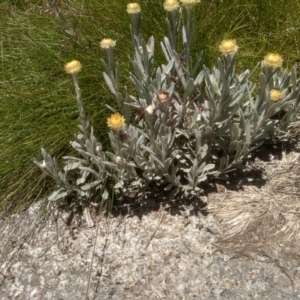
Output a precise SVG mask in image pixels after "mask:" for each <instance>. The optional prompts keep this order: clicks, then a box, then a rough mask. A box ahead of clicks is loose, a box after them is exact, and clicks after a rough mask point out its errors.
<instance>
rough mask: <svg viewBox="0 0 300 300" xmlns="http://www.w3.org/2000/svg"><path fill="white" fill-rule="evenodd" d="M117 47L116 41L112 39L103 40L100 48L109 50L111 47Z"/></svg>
mask: <svg viewBox="0 0 300 300" xmlns="http://www.w3.org/2000/svg"><path fill="white" fill-rule="evenodd" d="M114 46H116V41H113V40H112V39H102V41H101V42H100V47H101V48H102V49H109V48H110V47H114Z"/></svg>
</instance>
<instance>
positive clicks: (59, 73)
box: [0, 0, 300, 211]
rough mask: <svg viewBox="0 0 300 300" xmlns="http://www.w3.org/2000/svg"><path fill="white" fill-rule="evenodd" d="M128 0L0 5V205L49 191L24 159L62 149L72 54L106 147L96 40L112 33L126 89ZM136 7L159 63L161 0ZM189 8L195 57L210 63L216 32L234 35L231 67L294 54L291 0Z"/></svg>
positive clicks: (288, 61) (207, 1) (70, 102)
mask: <svg viewBox="0 0 300 300" xmlns="http://www.w3.org/2000/svg"><path fill="white" fill-rule="evenodd" d="M62 2H63V1H62ZM128 2H129V1H125V0H109V1H108V0H103V1H98V0H89V1H84V0H74V1H72V2H67V4H61V5H60V7H55V6H52V8H51V7H49V6H47V4H49V3H53V1H51V0H48V1H36V3H35V4H32V2H31V1H30V3H29V2H27V1H25V0H6V1H2V3H1V4H0V14H1V18H0V70H1V72H0V104H1V108H0V131H1V135H0V144H1V145H2V151H1V152H0V159H1V162H2V164H1V168H0V211H1V210H4V209H7V208H8V207H11V209H10V211H12V210H13V209H16V210H20V209H23V208H25V207H26V206H27V205H29V204H30V203H31V202H32V201H34V200H35V198H36V197H38V196H42V195H43V194H44V193H49V191H48V190H51V189H53V182H52V181H51V180H49V179H46V178H45V176H44V175H43V174H42V173H41V172H40V171H39V170H38V169H37V168H36V167H35V165H34V164H33V163H32V158H33V157H34V156H35V157H37V158H41V155H40V148H41V147H44V148H45V149H47V152H49V153H51V155H55V156H56V157H58V158H60V157H62V156H63V155H66V154H70V152H71V148H70V146H69V141H70V140H72V138H73V133H74V132H76V131H77V118H78V111H77V106H76V101H75V93H74V88H73V82H72V78H71V77H70V76H68V75H66V74H65V73H64V69H63V66H64V64H65V63H66V62H68V61H70V60H72V59H77V60H79V61H80V62H81V63H82V65H83V70H82V72H81V73H80V75H79V80H80V87H81V89H82V91H83V101H84V105H85V110H86V111H87V112H90V114H91V121H92V124H93V126H94V128H95V132H96V135H97V136H98V137H99V140H101V141H102V142H103V144H104V145H106V147H108V145H107V128H106V118H107V115H108V113H109V112H108V110H107V109H106V108H105V103H110V104H111V102H112V99H113V97H112V95H111V94H110V92H109V90H108V88H107V87H106V85H105V82H104V80H103V78H102V71H103V69H102V66H101V63H100V58H101V57H104V54H103V52H102V50H101V49H100V47H99V41H100V40H101V39H102V38H105V37H110V38H112V39H114V40H117V46H116V47H115V57H116V59H117V60H118V61H119V62H120V64H121V71H122V76H123V77H122V82H123V83H124V85H126V86H127V87H128V89H129V90H130V88H131V87H130V82H129V78H128V77H129V76H128V74H129V72H130V70H131V64H130V61H129V59H128V57H129V56H130V57H132V50H133V46H132V43H131V36H130V31H129V22H130V21H129V16H128V15H127V13H126V4H127V3H128ZM140 4H141V8H142V12H143V25H142V26H143V33H144V37H145V38H148V37H150V36H151V35H154V37H155V39H156V54H157V55H158V56H157V61H158V62H163V59H162V58H163V56H162V52H161V50H160V45H159V43H160V41H161V39H162V38H163V36H164V35H166V33H167V30H166V26H165V17H166V12H165V11H164V10H163V6H162V4H163V1H159V0H142V1H140ZM58 9H59V10H60V11H61V13H60V14H59V15H57V12H58ZM195 14H196V18H195V19H196V23H195V35H194V49H193V50H194V52H195V53H196V52H199V51H200V50H204V51H205V52H204V60H203V63H205V64H206V65H207V66H209V67H211V66H213V65H214V64H215V62H216V59H217V57H218V56H220V53H219V49H218V46H219V44H220V42H221V41H222V40H223V39H224V38H235V39H236V40H237V43H238V45H239V47H240V50H239V53H238V62H237V68H238V71H242V70H244V69H246V68H250V69H251V68H253V67H254V66H255V65H256V64H257V63H258V62H259V61H260V60H262V58H263V57H264V56H265V55H266V54H267V53H268V52H279V53H280V54H281V55H282V56H283V58H284V66H285V67H287V68H291V67H292V66H293V65H294V64H295V63H296V62H298V60H299V57H300V56H299V45H300V34H299V31H300V19H299V18H298V16H299V15H300V3H299V2H298V1H297V0H285V1H284V0H277V1H261V0H244V1H241V0H239V1H237V0H231V1H220V0H215V1H211V0H202V1H201V3H200V4H199V5H198V6H197V8H196V9H195ZM11 204H13V205H12V206H10V205H11Z"/></svg>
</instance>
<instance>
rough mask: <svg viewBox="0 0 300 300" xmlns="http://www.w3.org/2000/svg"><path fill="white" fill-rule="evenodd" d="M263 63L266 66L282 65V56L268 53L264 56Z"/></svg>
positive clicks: (275, 66) (276, 66)
mask: <svg viewBox="0 0 300 300" xmlns="http://www.w3.org/2000/svg"><path fill="white" fill-rule="evenodd" d="M263 65H264V66H265V67H267V68H280V67H281V66H282V57H281V56H280V55H279V54H277V53H269V54H267V55H266V56H265V58H264V60H263Z"/></svg>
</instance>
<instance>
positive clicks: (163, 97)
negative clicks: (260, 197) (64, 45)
mask: <svg viewBox="0 0 300 300" xmlns="http://www.w3.org/2000/svg"><path fill="white" fill-rule="evenodd" d="M176 16H177V12H175V11H172V12H170V20H169V19H167V27H168V32H169V37H164V39H163V41H162V42H161V44H160V45H161V47H162V51H163V54H164V56H165V59H166V63H165V64H162V65H161V66H158V67H155V62H154V51H155V40H154V37H153V36H152V37H150V38H149V39H148V41H147V42H146V40H145V39H144V38H143V36H142V34H141V27H140V26H141V16H140V14H136V15H133V16H132V18H131V22H132V24H131V34H132V41H133V45H134V58H133V59H132V66H133V72H132V73H131V74H130V79H131V82H132V84H133V86H134V88H135V91H136V92H135V94H134V95H128V93H127V89H126V87H125V88H123V87H121V86H120V84H119V81H120V65H119V64H118V63H117V62H115V61H114V55H113V47H109V48H108V49H105V52H106V56H107V63H106V62H105V61H104V60H102V64H103V66H104V72H103V75H104V79H105V82H106V83H107V85H108V87H109V89H110V91H111V92H112V94H113V95H114V96H115V99H116V104H117V106H116V108H112V107H110V106H108V107H109V108H110V109H111V110H112V111H113V112H116V111H118V112H120V113H121V115H122V116H124V117H125V119H126V125H125V126H124V127H122V128H120V129H112V131H111V132H110V133H109V139H110V142H111V146H112V152H104V151H102V148H101V145H100V143H99V142H98V141H97V139H96V137H95V136H94V133H93V129H92V128H91V129H89V128H90V126H89V122H88V120H87V118H86V116H85V114H84V110H83V106H82V102H81V93H80V89H79V87H78V83H77V77H76V76H74V80H75V90H76V94H77V103H78V107H79V110H80V122H81V123H80V125H79V129H80V132H79V133H78V134H77V135H76V141H74V142H71V145H72V147H73V148H74V149H75V150H76V151H77V152H78V153H79V154H80V155H81V158H77V157H65V159H66V161H67V163H66V165H65V167H64V172H60V171H58V170H57V166H56V162H55V159H52V158H51V156H50V155H48V154H47V153H46V151H45V150H44V149H42V154H43V156H44V160H43V162H39V161H37V160H35V163H36V164H37V165H38V166H39V167H40V168H41V169H42V170H43V171H44V172H46V173H47V174H48V175H50V176H52V177H53V178H54V179H55V180H56V182H57V184H58V188H57V190H56V191H55V192H54V193H53V194H52V195H51V196H50V197H49V200H51V201H52V200H60V199H61V198H63V197H65V196H66V195H67V194H68V193H71V192H72V193H73V192H75V193H77V197H78V198H77V199H79V201H81V202H80V204H81V205H87V204H88V203H89V201H91V199H93V198H95V197H100V198H104V199H106V198H107V197H108V191H107V189H106V188H107V185H106V182H107V181H108V180H110V181H113V182H114V188H115V189H121V190H123V191H125V190H126V188H127V187H128V186H130V184H132V183H133V182H135V183H138V184H139V185H140V186H141V187H147V186H148V185H149V184H150V183H153V182H155V183H156V184H158V185H160V186H162V187H164V189H165V190H171V189H173V190H174V188H175V189H176V190H178V189H180V190H182V191H183V192H184V193H185V194H186V195H193V194H198V193H199V192H201V191H202V190H201V182H203V181H206V180H207V178H208V176H219V175H220V174H224V173H226V172H228V170H230V169H232V168H237V167H241V166H242V163H243V160H245V159H247V158H248V157H249V154H250V153H251V152H252V151H253V150H255V149H257V147H259V146H260V145H262V143H263V142H264V141H265V140H266V139H267V138H270V137H271V136H274V135H278V134H280V133H281V132H282V130H283V129H284V128H286V126H288V125H289V124H290V123H291V122H293V121H295V120H296V118H297V116H298V113H299V109H300V85H299V79H298V78H297V75H296V67H293V68H292V70H291V72H287V71H286V70H284V69H283V68H281V67H276V66H274V67H270V66H268V67H267V66H265V65H264V64H263V63H262V64H261V66H260V65H259V64H258V65H257V67H256V69H257V68H259V67H261V72H260V74H259V79H258V83H257V85H255V84H253V82H252V81H251V78H252V76H254V75H253V73H254V71H253V72H252V73H250V72H249V70H246V71H244V72H242V73H241V74H236V73H235V60H236V55H237V51H232V52H230V53H225V54H224V53H223V56H222V58H219V59H218V60H217V65H216V66H215V67H213V68H212V69H211V70H210V69H208V68H207V67H206V66H201V57H202V52H200V53H199V54H198V56H197V57H196V59H195V60H194V63H192V61H193V57H192V54H191V43H192V28H191V18H192V11H191V9H188V10H187V15H186V17H185V18H183V20H184V19H185V21H184V22H183V26H182V31H180V29H179V28H178V24H179V23H178V21H176ZM177 17H178V16H177ZM180 32H181V34H179V33H180ZM180 35H181V36H182V50H181V51H179V50H178V48H179V45H178V44H179V42H178V41H179V37H180ZM274 90H275V91H278V93H279V95H280V97H279V98H278V99H273V98H272V91H274ZM278 113H282V114H283V117H281V118H275V117H274V116H276V115H277V114H278ZM70 170H77V171H78V172H79V173H78V178H77V181H76V182H75V184H73V185H71V184H70V183H69V182H68V180H67V172H68V171H70Z"/></svg>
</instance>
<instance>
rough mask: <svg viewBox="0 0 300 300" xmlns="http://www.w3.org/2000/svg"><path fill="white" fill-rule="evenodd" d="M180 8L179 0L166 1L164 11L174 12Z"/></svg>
mask: <svg viewBox="0 0 300 300" xmlns="http://www.w3.org/2000/svg"><path fill="white" fill-rule="evenodd" d="M178 7H179V2H178V0H166V1H165V2H164V9H165V10H166V11H173V10H176V9H177V8H178Z"/></svg>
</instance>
